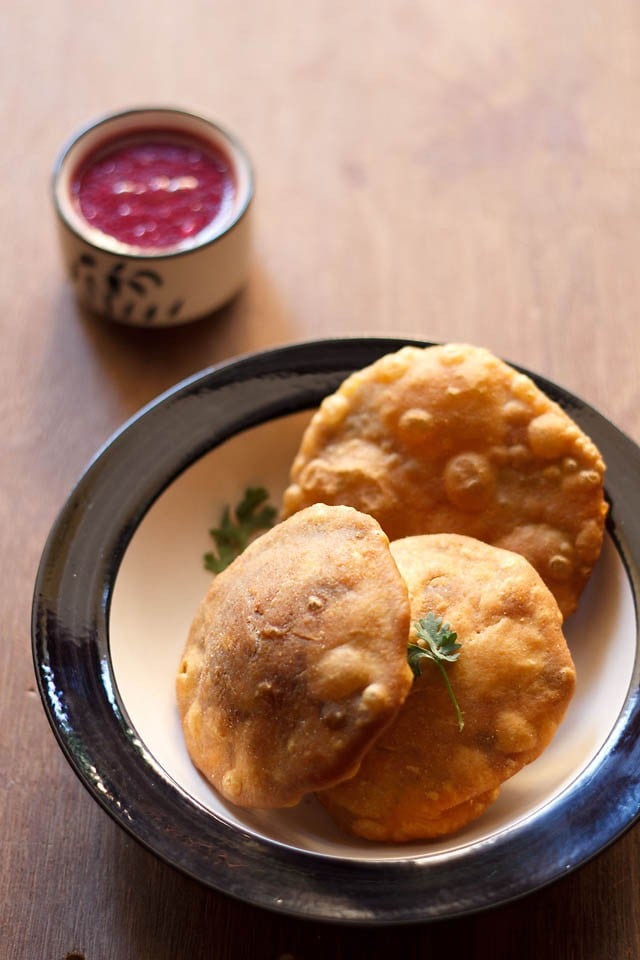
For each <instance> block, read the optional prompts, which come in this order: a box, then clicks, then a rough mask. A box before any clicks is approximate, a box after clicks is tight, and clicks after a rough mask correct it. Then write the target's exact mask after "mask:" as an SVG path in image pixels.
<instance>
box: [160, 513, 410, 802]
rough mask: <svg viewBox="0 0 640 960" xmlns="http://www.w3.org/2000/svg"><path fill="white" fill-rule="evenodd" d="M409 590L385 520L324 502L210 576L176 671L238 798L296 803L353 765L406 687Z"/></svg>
mask: <svg viewBox="0 0 640 960" xmlns="http://www.w3.org/2000/svg"><path fill="white" fill-rule="evenodd" d="M409 629H410V620H409V601H408V594H407V587H406V585H405V583H404V580H403V579H402V577H401V576H400V574H399V572H398V569H397V567H396V564H395V561H394V560H393V558H392V556H391V552H390V549H389V542H388V539H387V537H386V535H385V534H384V533H383V531H382V530H381V528H380V526H379V524H378V523H377V522H376V521H375V520H374V519H373V518H371V517H369V516H366V515H364V514H362V513H359V512H358V511H356V510H354V509H352V508H351V507H344V506H325V505H322V504H317V505H314V506H312V507H309V508H307V509H305V510H302V511H300V512H299V513H297V514H296V515H295V516H293V517H291V518H290V519H289V520H287V521H284V522H282V523H280V524H278V525H277V526H275V527H274V528H273V529H271V530H270V531H268V532H267V533H264V534H262V535H261V536H260V537H259V538H258V539H257V540H255V541H254V542H253V543H251V544H250V545H249V546H248V547H247V549H246V550H245V551H244V553H242V554H241V555H240V556H239V557H238V558H237V559H236V560H234V561H233V563H232V564H231V565H230V566H229V567H228V568H227V569H226V570H224V571H223V572H222V573H220V574H219V575H218V576H217V577H215V579H214V580H213V582H212V584H211V586H210V588H209V590H208V592H207V594H206V596H205V597H204V599H203V601H202V603H201V604H200V606H199V608H198V610H197V612H196V614H195V618H194V620H193V624H192V626H191V630H190V633H189V636H188V640H187V643H186V647H185V651H184V655H183V658H182V662H181V664H180V668H179V672H178V676H177V681H176V685H177V698H178V706H179V710H180V716H181V720H182V725H183V730H184V736H185V741H186V744H187V748H188V751H189V754H190V756H191V758H192V760H193V762H194V763H195V765H196V766H197V767H198V768H199V769H200V770H201V772H202V773H203V774H204V775H205V776H206V777H207V779H208V780H209V782H210V783H211V784H212V785H213V786H214V787H215V788H216V789H217V790H218V791H219V792H220V793H221V794H222V795H223V796H224V797H226V798H227V799H228V800H230V801H232V802H233V803H235V804H238V805H240V806H243V807H256V808H273V807H284V806H291V805H294V804H295V803H297V802H298V801H299V800H300V798H301V797H302V796H303V795H304V794H305V793H308V792H310V791H313V790H317V789H322V788H324V787H327V786H330V785H332V784H334V783H336V782H338V781H339V780H342V779H344V778H345V777H347V776H351V775H352V774H353V773H355V771H356V770H357V768H358V765H359V763H360V761H361V758H362V756H363V754H364V752H365V750H366V749H367V748H368V747H369V746H370V745H371V743H372V742H373V740H374V739H375V738H376V737H377V736H378V735H379V734H380V733H381V732H382V730H384V728H385V727H386V726H387V725H388V724H389V722H390V721H391V720H392V719H393V718H394V716H395V714H396V713H397V710H398V708H399V707H400V705H401V704H402V702H403V701H404V698H405V696H406V695H407V692H408V690H409V688H410V686H411V682H412V675H411V670H410V668H409V666H408V664H407V658H406V647H407V637H408V634H409Z"/></svg>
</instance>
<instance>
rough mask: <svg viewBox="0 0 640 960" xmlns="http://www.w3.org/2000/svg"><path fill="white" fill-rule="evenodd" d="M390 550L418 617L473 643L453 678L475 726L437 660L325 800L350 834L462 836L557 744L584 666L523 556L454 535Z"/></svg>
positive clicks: (451, 671)
mask: <svg viewBox="0 0 640 960" xmlns="http://www.w3.org/2000/svg"><path fill="white" fill-rule="evenodd" d="M391 550H392V553H393V556H394V558H395V560H396V563H397V564H398V568H399V570H400V572H401V573H402V575H403V577H404V578H405V580H406V582H407V585H408V587H409V597H410V602H411V618H412V621H413V622H415V621H416V620H418V619H420V618H421V617H423V616H425V615H426V614H427V613H428V612H429V611H431V612H433V613H434V614H436V615H437V616H441V617H442V618H443V619H444V620H445V621H446V622H448V623H450V625H451V627H452V629H454V630H455V631H456V632H457V634H458V640H459V641H460V642H461V643H462V649H461V651H460V655H459V658H458V660H457V661H456V662H455V663H451V664H448V665H447V674H448V677H449V679H450V682H451V685H452V687H453V689H454V691H455V695H456V697H457V700H458V702H459V704H460V707H461V709H462V711H463V714H464V721H465V723H464V729H463V730H462V731H460V730H459V729H458V725H457V722H456V717H455V713H454V710H453V706H452V704H451V701H450V699H449V697H448V694H447V691H446V687H445V685H444V683H443V679H442V676H441V674H440V673H439V671H438V669H437V667H436V666H435V665H434V664H433V663H430V662H426V665H425V667H424V668H423V671H422V676H421V677H419V678H418V679H416V681H415V683H414V685H413V688H412V690H411V693H410V694H409V696H408V697H407V699H406V701H405V703H404V705H403V707H402V708H401V710H400V712H399V713H398V716H397V717H396V719H395V721H394V722H393V724H392V725H391V726H390V727H389V728H388V729H387V730H386V731H385V732H384V733H383V734H382V736H381V737H380V738H379V739H378V740H377V741H376V743H375V744H374V745H373V747H372V748H371V750H369V752H368V753H367V755H366V756H365V758H364V760H363V762H362V765H361V767H360V769H359V771H358V773H357V774H356V775H355V777H353V778H352V779H351V780H349V781H346V782H344V783H340V784H338V785H337V786H335V787H333V788H331V789H329V790H326V791H324V792H322V793H319V794H318V797H319V799H320V800H321V802H322V803H323V804H324V805H325V806H326V807H327V809H328V810H329V812H330V813H331V814H332V816H333V817H334V818H335V819H336V820H337V821H338V823H340V824H341V825H342V826H344V827H345V828H347V829H349V830H350V831H351V832H353V833H355V834H357V835H359V836H362V837H366V838H368V839H373V840H382V841H387V840H388V841H404V840H412V839H425V838H431V837H438V836H441V835H444V834H448V833H451V832H453V831H455V830H458V829H460V828H461V827H462V826H464V825H465V824H466V823H468V822H470V821H471V820H474V819H475V818H476V817H477V816H478V815H479V814H480V813H482V811H483V810H484V809H486V807H487V806H488V805H489V804H490V803H492V802H493V801H494V800H495V798H496V797H497V795H498V789H499V787H500V784H501V783H503V782H504V781H505V780H507V779H508V778H509V777H511V776H513V774H515V773H516V772H517V771H518V770H519V769H520V768H521V767H523V766H524V765H525V764H528V763H531V761H532V760H534V759H535V758H536V757H537V756H539V754H540V753H541V752H542V751H543V750H544V748H545V747H546V746H547V745H548V743H549V742H550V740H551V738H552V736H553V734H554V733H555V731H556V729H557V727H558V724H559V723H560V721H561V720H562V718H563V716H564V713H565V711H566V708H567V705H568V703H569V701H570V699H571V696H572V694H573V690H574V685H575V670H574V667H573V662H572V659H571V655H570V653H569V650H568V648H567V645H566V642H565V639H564V636H563V633H562V629H561V623H562V616H561V613H560V610H559V609H558V605H557V603H556V602H555V600H554V598H553V595H552V594H551V593H550V591H549V590H548V589H547V587H546V586H545V585H544V583H543V582H542V580H541V578H540V577H539V575H538V574H537V573H536V571H535V570H534V569H533V567H532V566H531V565H530V564H529V563H528V561H526V560H525V559H524V558H523V557H521V556H520V555H518V554H515V553H512V552H510V551H506V550H501V549H498V548H495V547H492V546H490V545H488V544H485V543H481V542H480V541H477V540H473V539H470V538H468V537H463V536H459V535H455V534H434V535H426V536H418V537H409V538H406V539H404V540H399V541H396V542H395V543H392V545H391Z"/></svg>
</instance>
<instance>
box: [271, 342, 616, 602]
mask: <svg viewBox="0 0 640 960" xmlns="http://www.w3.org/2000/svg"><path fill="white" fill-rule="evenodd" d="M603 475H604V464H603V462H602V458H601V456H600V454H599V452H598V450H597V449H596V447H595V446H594V444H593V443H592V442H591V440H590V439H589V438H588V437H587V436H585V434H584V433H583V432H582V431H581V430H580V428H579V427H578V426H577V424H575V423H574V422H573V421H572V420H571V419H570V417H569V416H568V415H567V414H566V413H565V412H564V411H563V410H562V409H561V408H560V407H559V406H558V405H557V404H555V403H553V402H552V401H551V400H550V399H549V398H548V397H547V396H546V395H545V394H544V393H543V392H542V391H541V390H539V389H538V387H537V386H536V385H535V384H534V383H533V382H532V381H531V380H530V379H529V378H528V377H526V376H524V375H523V374H520V373H518V372H517V371H516V370H514V369H513V368H512V367H510V366H509V365H508V364H506V363H504V362H503V361H501V360H499V359H498V358H497V357H495V356H493V354H491V353H490V352H489V351H488V350H485V349H482V348H479V347H472V346H468V345H465V344H448V345H446V346H442V347H427V348H424V349H420V348H416V347H404V348H403V349H401V350H400V351H398V352H397V353H394V354H388V355H386V356H385V357H383V358H381V359H380V360H378V361H377V362H375V363H373V364H372V365H370V366H369V367H366V368H365V369H363V370H361V371H359V372H358V373H355V374H353V375H352V376H350V377H349V378H348V379H347V380H346V381H345V382H344V383H343V384H342V386H341V387H340V388H339V389H338V390H337V391H336V393H334V394H333V395H331V396H330V397H328V398H326V399H325V401H324V402H323V403H322V405H321V406H320V408H319V410H318V411H317V413H316V414H315V416H314V417H313V419H312V421H311V423H310V425H309V427H308V429H307V431H306V433H305V436H304V438H303V441H302V444H301V447H300V450H299V452H298V455H297V457H296V459H295V461H294V463H293V466H292V470H291V478H290V481H291V482H290V486H289V487H288V489H287V491H286V492H285V495H284V499H283V508H282V515H283V516H285V517H286V516H290V515H291V514H293V513H295V512H296V511H297V510H299V509H301V508H302V507H304V506H307V505H309V504H311V503H314V502H318V501H320V502H324V503H333V504H337V503H344V504H350V505H351V506H354V507H356V508H357V509H359V510H362V511H364V512H365V513H369V514H371V515H372V516H374V517H375V518H376V519H377V520H378V521H379V522H380V524H381V526H382V527H383V529H384V530H385V532H386V533H387V535H388V536H389V539H390V540H397V539H400V538H402V537H406V536H411V535H415V534H422V533H442V532H452V533H461V534H466V535H468V536H472V537H475V538H477V539H479V540H484V541H486V542H487V543H492V544H495V545H497V546H502V547H505V548H507V549H510V550H515V551H516V552H518V553H522V554H523V555H524V556H526V557H527V558H528V559H529V560H530V562H531V563H532V564H533V565H534V566H535V567H536V569H537V570H538V572H539V573H540V575H541V576H542V578H543V579H544V580H545V582H546V583H547V585H548V586H549V587H550V589H551V590H552V591H553V593H554V595H555V597H556V599H557V601H558V603H559V605H560V608H561V609H562V611H563V613H564V615H565V616H567V615H568V614H569V613H571V612H572V611H573V610H574V609H575V607H576V605H577V601H578V598H579V596H580V593H581V591H582V589H583V587H584V584H585V583H586V581H587V579H588V577H589V575H590V573H591V570H592V568H593V565H594V563H595V561H596V559H597V557H598V555H599V553H600V548H601V545H602V537H603V530H604V520H605V515H606V504H605V500H604V491H603Z"/></svg>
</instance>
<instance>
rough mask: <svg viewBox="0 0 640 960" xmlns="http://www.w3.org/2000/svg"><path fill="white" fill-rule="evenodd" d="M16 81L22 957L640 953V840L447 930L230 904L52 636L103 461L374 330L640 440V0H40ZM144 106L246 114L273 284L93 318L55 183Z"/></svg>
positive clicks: (14, 862)
mask: <svg viewBox="0 0 640 960" xmlns="http://www.w3.org/2000/svg"><path fill="white" fill-rule="evenodd" d="M0 75H1V77H2V90H3V96H2V106H3V124H2V131H3V136H2V147H1V148H0V169H1V180H0V182H2V184H3V186H4V189H3V191H2V199H1V201H0V203H1V208H0V209H1V210H2V217H1V219H0V228H1V231H2V237H3V240H2V248H3V249H2V257H1V258H0V302H1V304H2V310H1V311H0V323H1V324H2V351H0V382H1V387H0V390H1V393H0V396H1V410H2V433H3V441H2V457H3V462H2V487H1V498H0V510H1V514H0V520H1V525H2V543H3V546H2V565H3V572H2V586H3V589H2V591H1V592H0V604H1V609H2V616H1V618H0V623H1V629H2V643H1V645H0V658H1V673H0V677H1V681H0V682H1V684H2V687H1V691H2V692H1V694H0V711H1V715H2V716H1V720H0V745H1V761H0V821H1V825H2V833H1V844H2V846H1V848H0V849H1V871H0V925H1V927H0V954H1V955H2V956H3V957H5V958H7V960H63V958H66V960H71V958H73V960H80V958H85V960H133V958H136V960H138V958H140V960H178V958H187V957H188V958H189V960H196V958H198V960H200V958H205V957H206V958H211V957H215V958H216V960H223V958H245V957H246V958H252V960H257V958H265V960H266V958H270V960H285V958H287V960H293V958H295V960H314V958H321V957H322V958H326V957H336V958H338V957H345V958H346V957H351V956H355V955H359V954H360V952H362V954H363V955H366V956H368V957H369V958H374V957H375V958H378V957H379V958H387V957H388V956H390V955H393V956H398V957H407V958H411V957H416V958H417V957H426V956H431V955H436V952H438V953H442V954H443V955H448V956H458V955H460V956H465V957H468V958H469V957H472V958H486V957H492V958H496V957H513V956H518V957H521V958H528V957H532V958H533V957H536V958H537V957H540V956H543V957H547V958H555V957H557V958H563V960H564V958H567V957H571V958H577V957H580V958H593V960H602V958H604V957H606V958H631V957H640V909H639V908H640V868H639V864H640V828H638V827H636V828H635V829H631V830H630V831H629V832H628V834H627V835H626V836H625V837H624V838H623V839H621V840H620V841H619V842H617V843H616V844H615V845H614V846H613V847H612V848H611V849H609V850H607V851H606V852H605V853H603V854H602V855H601V856H599V857H598V858H597V859H596V860H595V861H593V862H591V863H589V864H588V865H587V866H584V867H583V868H582V869H580V870H579V871H577V872H576V873H574V874H572V875H570V876H568V877H566V878H565V879H563V880H562V881H561V882H559V883H556V884H555V885H554V886H552V887H550V888H547V889H545V890H542V891H540V892H537V893H534V894H532V895H530V896H529V897H527V898H526V899H524V900H522V901H520V902H517V903H514V904H512V905H509V906H506V907H503V908H500V909H497V910H495V911H492V912H489V913H486V914H483V915H478V916H474V917H468V918H465V919H462V920H458V921H445V922H442V923H438V924H436V925H432V926H424V927H412V928H407V929H405V928H397V929H380V930H373V929H366V928H365V929H361V928H347V927H340V926H330V925H321V924H317V923H315V922H305V921H300V920H296V919H288V918H283V917H281V916H277V915H272V914H269V913H266V912H262V911H261V910H259V909H256V908H252V907H248V906H246V905H243V904H242V903H238V902H232V901H230V900H228V899H227V898H226V897H225V896H221V895H218V894H216V893H214V892H211V891H209V890H207V889H204V888H201V887H200V886H199V885H198V884H197V883H196V882H193V881H191V880H189V879H186V878H185V877H184V876H182V875H181V874H179V873H177V872H175V871H174V870H173V869H171V868H169V867H167V866H165V865H164V864H163V863H161V862H159V861H158V860H157V859H156V858H155V857H154V856H153V855H152V854H150V853H148V852H146V851H145V850H144V849H142V848H141V847H140V846H139V845H138V844H137V843H136V842H135V841H133V840H132V839H130V838H129V837H128V836H127V835H125V834H124V833H123V832H122V831H120V830H119V829H118V828H117V827H116V826H115V825H114V824H113V823H112V822H111V821H110V819H109V818H108V817H107V816H106V815H105V814H104V813H103V812H102V811H101V810H100V809H99V808H98V806H97V805H96V804H95V803H94V802H93V801H92V800H91V798H90V797H89V795H88V794H87V793H86V792H85V790H84V789H83V787H82V786H81V784H80V783H79V781H78V780H77V779H76V777H75V775H74V774H73V772H72V771H71V770H70V768H69V767H68V765H67V763H66V762H65V760H64V758H63V756H62V754H61V752H60V751H59V750H58V748H57V746H56V744H55V741H54V738H53V736H52V734H51V731H50V729H49V726H48V724H47V721H46V719H45V715H44V712H43V709H42V706H41V704H40V700H39V697H38V694H37V692H36V690H35V681H34V673H33V667H32V663H31V653H30V633H29V621H30V603H31V594H32V589H33V583H34V577H35V572H36V567H37V564H38V560H39V557H40V553H41V550H42V547H43V544H44V541H45V538H46V535H47V532H48V530H49V528H50V525H51V523H52V522H53V520H54V517H55V515H56V513H57V511H58V509H59V508H60V507H61V505H62V503H63V502H64V499H65V497H66V495H67V493H68V492H69V490H70V487H71V485H72V484H73V482H74V480H75V479H76V478H77V477H78V475H79V473H80V472H81V470H82V468H83V467H84V465H85V464H86V463H87V461H88V460H89V458H90V457H91V456H92V454H93V453H94V451H95V450H96V448H97V447H98V446H99V445H100V444H102V443H103V442H104V441H105V440H106V439H107V438H108V437H109V435H110V434H111V433H112V432H113V431H114V430H115V429H116V428H117V427H118V426H119V425H120V424H121V423H122V422H123V421H124V420H125V419H126V418H127V417H128V416H129V415H131V414H133V413H134V412H135V411H136V410H137V409H138V408H139V407H140V406H142V405H143V404H144V403H146V402H147V401H149V400H151V399H152V398H153V397H155V396H156V395H157V394H158V393H160V392H161V391H163V390H164V389H166V388H168V387H170V386H171V385H172V384H174V383H175V382H176V381H178V380H180V379H181V378H183V377H185V376H187V375H189V374H192V373H194V372H196V371H198V370H199V369H201V368H203V367H205V366H207V365H209V364H211V363H213V362H215V361H218V360H221V359H224V358H228V357H231V356H233V355H235V354H238V353H244V352H247V351H254V350H257V349H260V348H262V347H266V346H271V345H276V344H282V343H287V342H294V341H301V340H306V339H312V338H316V337H324V336H332V335H343V334H344V335H359V334H374V335H386V334H392V335H405V334H406V335H407V336H419V337H424V338H425V339H432V340H466V341H471V342H475V343H479V344H484V345H486V346H488V347H490V348H491V349H493V350H494V351H495V352H496V353H498V354H500V355H502V356H503V357H505V358H506V359H508V360H511V361H513V362H515V363H520V364H523V365H525V366H527V367H529V368H530V369H533V370H536V371H537V372H539V373H542V374H543V375H545V376H547V377H549V378H551V379H553V380H555V381H557V382H558V383H560V384H562V385H563V386H565V387H567V388H568V389H569V390H571V391H573V392H574V393H577V394H578V395H580V396H582V397H583V398H584V399H586V400H587V401H589V402H590V403H591V404H592V405H594V406H596V407H597V408H599V409H600V411H601V412H603V413H604V414H606V415H607V416H608V417H609V418H610V419H611V420H612V421H614V422H615V423H616V424H617V425H618V426H619V427H621V428H622V429H623V430H624V431H626V432H627V433H628V434H629V435H630V436H631V437H632V438H633V439H634V440H636V441H639V440H640V403H639V402H638V401H639V400H640V393H639V389H640V388H639V383H640V379H639V376H638V372H639V371H638V358H639V357H640V324H638V322H637V311H638V303H639V302H640V269H639V267H638V252H637V251H638V238H639V236H640V132H639V131H640V126H639V124H638V115H639V113H640V92H639V91H640V18H639V17H638V8H637V4H636V3H635V2H633V0H611V2H610V3H608V4H606V5H605V4H602V3H597V2H593V0H586V2H585V0H566V2H565V3H562V4H558V3H556V2H551V0H520V2H519V3H509V2H497V0H496V2H492V0H484V2H481V0H480V2H478V0H457V2H456V3H448V4H442V3H439V2H436V0H396V2H387V3H385V2H382V0H369V2H368V3H359V4H358V3H351V4H349V3H342V2H337V0H330V2H329V3H302V4H300V3H295V2H293V0H273V2H272V3H269V4H266V3H264V4H263V3H259V2H257V0H249V2H245V3H237V2H235V0H219V2H217V3H205V2H202V0H201V2H197V0H191V2H189V0H187V2H186V3H185V4H181V5H180V4H178V5H176V4H175V3H170V2H167V0H154V2H153V3H151V2H150V0H138V2H137V3H133V4H131V3H125V2H124V0H114V2H112V3H111V4H106V5H101V6H100V7H99V8H98V7H95V8H94V7H91V6H87V5H86V4H81V3H79V2H78V0H69V2H68V3H67V4H65V5H50V4H49V5H47V4H45V5H40V6H37V5H34V4H32V3H26V4H12V5H10V6H9V7H7V10H6V11H5V14H4V30H3V31H2V36H1V39H0ZM145 103H164V104H172V105H178V106H184V107H188V108H190V109H193V110H196V111H200V112H202V113H205V114H207V115H209V116H212V117H214V118H217V119H218V120H219V121H221V122H223V123H224V124H226V125H227V126H229V127H230V128H231V129H233V130H235V131H236V132H237V133H238V135H239V136H240V137H241V138H242V140H243V141H244V142H245V144H246V146H247V147H248V149H249V151H250V153H251V155H252V157H253V160H254V163H255V167H256V174H257V177H256V179H257V193H256V200H255V211H254V212H255V221H254V223H255V234H254V255H253V262H252V267H251V276H250V281H249V284H248V286H247V288H246V290H245V291H244V292H243V293H242V294H241V295H240V297H239V298H238V299H237V300H236V301H235V302H234V303H233V304H231V305H230V306H228V307H226V308H224V309H223V310H222V311H221V312H219V314H218V315H216V316H214V317H212V318H210V319H207V320H205V321H202V322H199V323H197V324H194V325H191V326H187V327H185V328H183V329H173V330H166V331H156V332H153V331H140V330H135V329H126V328H118V327H116V326H113V325H108V324H107V323H105V322H102V321H100V320H97V319H96V318H94V317H90V316H86V315H84V314H82V313H81V312H79V311H78V309H77V308H76V306H75V303H74V300H73V297H72V294H71V291H70V288H69V286H68V284H67V282H66V280H65V278H64V276H63V273H62V269H61V264H60V259H59V254H58V249H57V242H56V235H55V231H54V225H53V215H52V208H51V203H50V198H49V182H48V181H49V175H50V169H51V166H52V163H53V159H54V157H55V155H56V153H57V151H58V149H59V148H60V146H61V144H62V142H63V141H64V140H65V139H66V138H67V137H68V136H69V135H70V134H71V132H73V131H74V130H75V129H76V128H77V127H78V126H80V125H81V124H83V123H85V122H86V121H88V120H90V119H92V118H93V117H95V116H97V115H100V114H101V113H104V112H107V111H110V110H112V109H117V108H120V107H125V106H130V105H139V104H145Z"/></svg>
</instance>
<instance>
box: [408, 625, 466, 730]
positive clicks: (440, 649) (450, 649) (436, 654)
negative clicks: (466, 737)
mask: <svg viewBox="0 0 640 960" xmlns="http://www.w3.org/2000/svg"><path fill="white" fill-rule="evenodd" d="M414 629H415V632H416V636H417V637H418V641H417V643H412V642H410V643H409V644H408V646H407V660H408V661H409V666H410V667H411V670H412V672H413V676H414V677H420V676H421V675H422V664H423V661H425V660H432V661H433V663H435V665H436V666H437V667H438V669H439V670H440V673H441V674H442V677H443V679H444V682H445V685H446V688H447V692H448V694H449V697H450V698H451V702H452V704H453V708H454V710H455V712H456V719H457V721H458V729H459V730H462V729H463V727H464V717H463V716H462V711H461V710H460V706H459V704H458V701H457V700H456V696H455V694H454V692H453V688H452V686H451V682H450V680H449V677H448V676H447V671H446V667H445V665H446V664H447V663H455V661H456V660H457V659H458V657H459V656H460V650H461V649H462V644H461V643H458V642H457V640H458V634H457V633H455V631H454V630H452V629H451V627H450V626H449V624H448V623H443V621H442V617H437V616H436V615H435V614H433V613H431V612H429V613H428V614H427V615H426V616H425V617H422V619H420V620H418V621H417V622H416V623H414Z"/></svg>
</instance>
